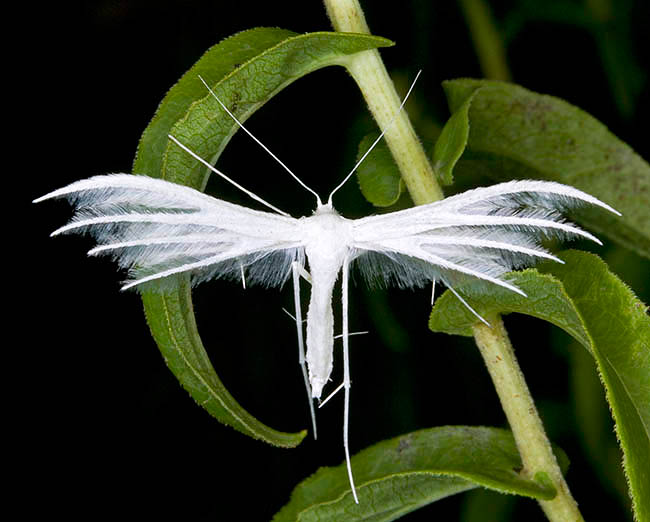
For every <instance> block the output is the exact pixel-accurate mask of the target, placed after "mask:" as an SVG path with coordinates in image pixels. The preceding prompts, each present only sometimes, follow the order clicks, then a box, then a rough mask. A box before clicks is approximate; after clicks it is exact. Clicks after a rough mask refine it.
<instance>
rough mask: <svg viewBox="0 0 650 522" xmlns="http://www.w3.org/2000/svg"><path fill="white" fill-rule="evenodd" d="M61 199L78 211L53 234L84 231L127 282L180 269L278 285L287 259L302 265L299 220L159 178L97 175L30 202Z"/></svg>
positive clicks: (202, 276) (197, 277)
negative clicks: (239, 203)
mask: <svg viewBox="0 0 650 522" xmlns="http://www.w3.org/2000/svg"><path fill="white" fill-rule="evenodd" d="M50 198H66V199H68V200H69V201H70V202H71V203H72V204H73V206H74V207H75V209H76V213H75V215H74V216H73V218H72V220H71V221H70V223H68V224H67V225H65V226H63V227H61V228H59V229H58V230H55V231H54V232H53V233H52V235H58V234H64V233H72V232H77V233H89V234H91V235H92V236H94V237H95V238H96V239H97V242H98V245H97V246H96V247H95V248H93V249H91V250H90V251H89V252H88V253H89V255H101V254H105V255H110V256H112V257H113V258H114V259H115V260H116V261H117V262H118V264H119V265H120V266H121V267H122V268H126V269H127V270H128V274H129V279H128V280H127V281H126V282H125V285H124V286H123V288H124V289H126V288H129V287H132V286H140V285H143V284H147V283H151V282H156V283H157V284H160V283H164V282H165V281H167V280H168V279H167V278H169V276H173V275H175V274H181V273H189V274H191V275H192V281H193V283H199V282H201V281H205V280H207V279H212V278H218V277H230V278H245V281H246V283H248V282H251V283H260V284H263V285H266V286H276V285H281V284H282V283H284V281H285V280H286V279H287V278H288V277H289V275H290V274H291V263H292V262H293V261H294V260H298V261H300V262H301V263H303V260H304V249H303V247H302V246H301V244H300V239H299V236H298V233H297V224H298V220H297V219H294V218H292V217H287V216H281V215H276V214H272V213H269V212H261V211H257V210H251V209H248V208H245V207H242V206H239V205H235V204H232V203H227V202H225V201H221V200H219V199H215V198H213V197H211V196H208V195H206V194H203V193H202V192H199V191H197V190H194V189H192V188H189V187H185V186H182V185H177V184H175V183H170V182H167V181H164V180H160V179H155V178H150V177H147V176H135V175H131V174H111V175H107V176H95V177H92V178H89V179H85V180H81V181H78V182H76V183H72V184H71V185H68V186H67V187H64V188H62V189H59V190H56V191H54V192H51V193H50V194H47V195H45V196H43V197H41V198H38V199H37V200H35V201H36V202H38V201H42V200H45V199H50Z"/></svg>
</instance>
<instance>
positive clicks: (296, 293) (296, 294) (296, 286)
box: [291, 261, 318, 440]
mask: <svg viewBox="0 0 650 522" xmlns="http://www.w3.org/2000/svg"><path fill="white" fill-rule="evenodd" d="M301 268H302V267H301V266H300V265H299V264H298V263H297V262H296V261H294V262H293V263H292V265H291V270H292V272H293V300H294V301H295V306H296V317H295V319H296V333H297V334H298V363H299V364H300V368H301V370H302V376H303V378H304V380H305V389H306V390H307V400H308V401H309V413H310V414H311V425H312V428H313V430H314V440H315V439H317V438H318V432H317V431H316V412H315V411H314V400H313V399H312V397H311V386H310V385H309V377H308V376H307V365H306V363H305V341H304V338H303V332H302V308H301V306H300V275H301V274H300V269H301ZM302 269H303V271H304V268H302Z"/></svg>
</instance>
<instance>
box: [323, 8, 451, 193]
mask: <svg viewBox="0 0 650 522" xmlns="http://www.w3.org/2000/svg"><path fill="white" fill-rule="evenodd" d="M324 3H325V8H326V9H327V14H328V16H329V18H330V20H331V22H332V25H333V26H334V29H336V30H337V31H339V32H349V33H364V34H370V31H369V29H368V25H367V24H366V20H365V17H364V15H363V11H362V9H361V6H360V5H359V2H358V0H324ZM343 65H344V66H345V67H346V68H347V70H348V72H349V73H350V74H351V75H352V78H354V81H355V82H356V83H357V85H358V86H359V89H360V90H361V93H362V94H363V96H364V98H365V100H366V102H367V103H368V107H369V109H370V112H371V113H372V115H373V116H374V118H375V120H376V121H377V124H378V125H379V127H380V128H381V129H383V130H386V134H385V139H386V143H387V144H388V148H389V149H390V151H391V153H392V155H393V157H394V158H395V162H396V163H397V166H398V167H399V170H400V173H401V175H402V179H403V180H404V184H405V185H406V188H407V189H408V191H409V194H410V195H411V198H412V199H413V202H414V203H415V204H416V205H423V204H426V203H431V202H432V201H437V200H439V199H442V198H443V197H444V196H443V193H442V189H441V188H440V186H439V185H438V182H437V180H436V177H435V174H434V172H433V169H432V167H431V163H430V162H429V160H428V158H427V156H426V154H425V152H424V149H423V148H422V145H421V144H420V141H419V140H418V138H417V136H416V134H415V131H414V130H413V127H412V125H411V122H410V121H409V118H408V115H407V114H406V111H402V112H401V113H400V114H399V115H398V116H397V117H396V118H395V114H396V113H397V111H398V109H399V106H400V98H399V96H398V95H397V92H396V91H395V86H394V85H393V82H392V80H391V79H390V76H388V71H386V67H385V66H384V63H383V62H382V60H381V57H380V56H379V52H378V51H377V50H372V51H364V52H361V53H357V54H355V55H353V56H351V57H350V58H349V59H348V60H346V61H345V62H344V63H343ZM393 118H395V121H393Z"/></svg>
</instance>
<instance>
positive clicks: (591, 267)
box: [429, 250, 650, 522]
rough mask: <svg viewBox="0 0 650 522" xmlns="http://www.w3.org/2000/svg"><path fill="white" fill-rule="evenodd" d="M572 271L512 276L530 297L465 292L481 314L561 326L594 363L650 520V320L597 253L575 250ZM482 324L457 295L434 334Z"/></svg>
mask: <svg viewBox="0 0 650 522" xmlns="http://www.w3.org/2000/svg"><path fill="white" fill-rule="evenodd" d="M559 257H560V258H561V259H562V260H564V261H565V264H564V265H559V264H556V263H554V264H546V265H542V266H540V268H539V270H540V272H542V273H540V272H538V271H537V270H533V269H530V270H524V271H522V272H514V273H512V274H510V276H509V278H508V280H509V281H510V282H512V283H514V284H515V285H516V286H518V287H519V288H521V289H522V290H523V291H524V292H525V293H526V294H527V295H528V297H527V298H525V297H523V296H520V295H517V294H515V293H513V292H509V291H507V290H506V289H503V288H501V287H499V288H494V290H493V291H492V292H491V293H489V294H487V293H481V294H479V293H477V292H475V293H473V292H472V291H471V289H470V288H468V289H466V290H465V292H464V293H465V297H466V298H467V300H468V301H469V303H470V304H471V306H472V307H473V308H474V309H475V310H476V311H477V312H478V313H479V314H481V315H483V316H485V315H489V314H495V313H510V312H519V313H524V314H527V315H532V316H535V317H539V318H540V319H544V320H546V321H549V322H551V323H553V324H555V325H556V326H559V327H560V328H562V329H563V330H565V331H566V332H567V333H569V334H570V335H571V336H572V337H574V338H575V339H576V340H577V341H579V342H580V343H581V344H582V345H583V346H584V347H585V348H586V349H587V350H588V351H589V352H590V353H591V354H592V355H593V357H594V359H595V361H596V366H597V369H598V372H599V374H600V378H601V381H602V383H603V385H604V386H605V392H606V396H607V401H608V402H609V405H610V407H611V410H612V415H613V417H614V421H615V424H616V432H617V435H618V438H619V442H620V445H621V447H622V449H623V466H624V471H625V473H626V476H627V479H628V485H629V489H630V494H631V497H632V502H633V506H634V510H635V513H636V516H637V520H639V521H644V522H648V521H650V467H649V466H648V462H650V317H648V315H647V309H646V306H645V305H644V304H643V303H641V302H640V301H639V300H638V299H637V298H636V296H635V295H634V294H633V293H632V291H631V290H630V289H629V288H628V287H627V286H625V284H624V283H623V282H622V281H621V280H620V279H618V277H616V275H614V274H612V273H611V272H610V271H609V270H608V268H607V265H606V264H605V263H604V262H603V261H601V260H600V259H599V258H598V257H597V256H595V255H593V254H587V253H585V252H578V251H573V250H569V251H566V252H564V253H562V254H560V256H559ZM475 322H476V317H475V316H474V315H473V314H472V313H471V312H469V311H468V310H467V309H466V308H465V307H464V306H463V305H462V304H461V303H460V302H459V301H458V300H457V299H456V298H455V297H454V296H453V294H451V293H450V292H445V293H444V294H443V295H442V296H441V297H440V298H439V299H438V301H437V302H436V304H435V306H434V308H433V311H432V313H431V318H430V322H429V327H430V328H431V329H432V330H433V331H438V332H445V333H449V334H457V335H467V336H469V335H471V326H472V324H474V323H475Z"/></svg>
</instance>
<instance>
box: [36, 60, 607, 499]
mask: <svg viewBox="0 0 650 522" xmlns="http://www.w3.org/2000/svg"><path fill="white" fill-rule="evenodd" d="M418 74H419V73H418ZM416 79H417V77H416ZM414 83H415V82H413V84H414ZM206 87H207V85H206ZM412 88H413V85H411V89H412ZM208 89H209V87H208ZM210 92H211V91H210ZM410 92H411V90H409V93H410ZM213 94H214V93H213ZM406 97H408V93H407V95H406ZM406 97H405V98H404V100H403V102H402V105H401V106H400V110H401V108H402V107H403V105H404V102H405V101H406ZM215 98H216V96H215ZM217 101H218V102H219V103H220V104H221V101H220V100H218V98H217ZM221 106H222V107H223V108H224V109H225V111H226V112H227V113H228V114H229V115H230V116H231V117H232V118H233V119H234V120H235V121H236V122H237V123H238V124H239V125H240V127H241V128H242V129H243V130H244V131H246V132H247V133H248V134H249V135H250V136H252V137H253V139H255V141H256V142H257V143H258V144H260V145H261V146H262V147H263V148H264V149H265V150H266V151H267V152H269V154H271V155H272V156H273V157H274V158H275V159H276V160H277V161H278V162H279V163H280V164H281V165H282V167H284V168H285V170H287V171H288V172H289V174H290V175H291V176H292V177H294V178H295V179H296V180H297V181H298V182H299V183H300V184H301V185H302V186H303V187H305V188H306V189H307V190H309V191H310V192H311V193H312V194H314V195H315V196H316V200H317V208H316V210H315V212H314V214H313V215H312V216H309V217H303V218H300V219H296V218H293V217H291V216H289V215H287V214H286V213H284V212H282V211H281V210H279V209H277V208H275V207H274V206H272V205H271V204H269V203H267V202H265V201H264V200H262V199H261V198H259V197H258V196H256V195H255V194H253V193H251V192H249V191H247V190H246V189H244V188H243V187H241V186H239V185H237V183H235V182H234V181H232V180H231V179H230V178H228V177H227V176H226V175H225V174H223V173H221V172H220V171H218V170H217V169H215V168H214V167H213V166H211V165H209V164H208V163H207V162H205V161H204V160H203V159H201V158H200V157H198V156H197V155H196V154H195V153H194V152H192V151H191V150H190V149H188V148H187V147H185V146H184V145H183V144H181V143H180V142H178V141H177V140H176V139H175V138H173V137H171V136H170V138H171V139H172V140H173V141H174V142H175V143H176V144H177V145H179V146H180V147H181V148H183V149H184V150H185V151H186V152H187V153H188V154H190V155H192V156H193V157H194V158H195V159H196V160H197V161H200V162H202V163H203V164H205V165H206V166H207V167H208V168H210V169H211V170H212V171H213V172H215V173H217V174H218V175H219V176H221V177H223V178H225V179H226V180H227V181H229V182H230V183H232V184H234V185H236V186H237V187H238V188H240V189H241V190H242V191H244V192H246V193H247V194H249V195H250V196H251V197H252V198H253V199H256V200H257V201H259V202H261V203H263V204H264V205H266V206H267V207H269V208H270V209H272V210H273V211H274V212H275V213H270V212H262V211H257V210H252V209H248V208H246V207H242V206H239V205H234V204H232V203H227V202H225V201H221V200H219V199H215V198H213V197H210V196H208V195H206V194H203V193H201V192H199V191H197V190H194V189H192V188H189V187H185V186H181V185H176V184H173V183H169V182H167V181H163V180H160V179H154V178H150V177H146V176H134V175H131V174H113V175H108V176H96V177H93V178H89V179H86V180H82V181H78V182H76V183H72V184H71V185H69V186H67V187H64V188H62V189H59V190H56V191H54V192H51V193H50V194H47V195H45V196H43V197H41V198H38V199H37V200H35V202H38V201H43V200H45V199H50V198H58V197H63V198H67V199H68V200H70V201H71V203H72V204H73V205H74V206H75V207H76V214H75V216H74V217H73V219H72V221H71V222H70V223H69V224H68V225H65V226H63V227H61V228H59V229H58V230H56V231H54V232H53V234H52V235H57V234H63V233H70V232H81V233H83V232H88V233H90V234H92V235H93V236H94V237H95V238H96V239H97V241H98V246H96V247H95V248H93V249H91V250H90V252H89V254H90V255H100V254H105V255H111V256H113V258H114V259H115V260H116V261H117V262H118V264H119V265H120V266H121V267H122V268H125V269H127V270H128V274H129V279H128V280H127V281H126V283H125V285H124V286H123V288H124V289H126V288H130V287H139V288H142V287H143V286H145V285H147V286H151V287H153V288H160V285H165V284H167V283H169V282H170V281H173V280H174V277H173V276H175V275H178V274H190V275H191V276H192V282H193V283H194V284H196V283H200V282H202V281H205V280H208V279H213V278H218V277H227V278H235V279H239V278H241V280H242V282H249V283H258V284H262V285H266V286H281V285H282V284H283V283H284V282H285V281H286V280H287V279H288V278H289V276H292V279H293V284H294V297H295V307H296V309H295V310H296V315H295V320H296V329H297V335H298V348H299V357H300V364H301V367H302V371H303V375H304V379H305V386H306V389H307V393H308V395H309V397H310V409H311V415H312V423H313V427H314V436H316V422H315V416H314V410H313V402H312V401H311V398H312V397H313V398H317V399H320V397H321V394H322V390H323V387H324V386H325V385H326V384H327V382H328V381H329V377H330V374H331V372H332V358H333V343H334V318H333V313H332V292H333V289H334V285H335V283H336V280H337V279H338V276H339V273H341V275H342V330H343V333H342V339H343V375H344V381H343V387H344V389H345V402H344V414H343V445H344V450H345V458H346V463H347V469H348V477H349V480H350V486H351V491H352V494H353V496H354V500H355V501H356V502H357V503H358V498H357V493H356V489H355V486H354V480H353V476H352V469H351V466H350V454H349V446H348V419H349V396H350V395H349V394H350V369H349V357H348V354H349V335H350V333H349V329H348V317H347V315H348V314H347V308H348V283H349V268H350V266H351V264H352V263H354V264H355V265H357V267H358V268H359V270H360V272H361V273H362V274H363V276H364V278H365V279H366V280H367V281H368V282H369V283H371V284H383V285H398V286H400V287H414V286H422V285H424V284H428V283H430V282H433V283H434V284H435V282H436V281H437V280H439V281H442V282H443V283H445V284H446V285H447V286H448V287H449V289H450V290H451V291H452V292H454V293H455V294H456V295H457V296H458V298H459V299H460V300H461V301H462V302H463V303H464V304H465V305H466V306H467V307H468V308H469V310H471V311H472V312H473V313H474V314H476V316H477V318H478V319H479V320H481V321H483V322H485V320H484V319H483V318H482V317H480V316H479V315H478V314H477V313H476V312H474V310H473V309H472V308H471V307H470V306H469V304H468V303H466V302H465V301H464V300H463V298H462V297H461V295H460V294H459V293H458V292H457V291H456V290H455V289H454V287H456V288H458V287H459V286H458V285H462V284H466V283H468V282H471V283H472V284H477V283H481V284H486V285H499V286H502V287H505V288H508V289H509V290H511V291H513V292H518V293H520V294H523V292H522V291H521V290H519V289H518V288H516V287H515V286H514V285H512V284H511V283H509V282H508V281H506V280H505V279H504V278H503V277H502V276H503V274H504V273H506V272H508V271H510V270H512V269H516V268H520V267H524V266H529V265H531V264H533V263H534V262H535V261H536V260H538V259H552V260H555V261H560V260H559V259H557V258H556V257H555V256H553V255H552V254H550V253H549V252H547V251H546V250H544V249H543V248H542V247H541V246H540V240H541V239H542V238H544V237H549V236H558V237H562V238H564V237H567V238H569V237H579V236H581V237H585V238H588V239H591V240H593V241H596V242H599V241H598V240H597V239H596V238H595V237H594V236H592V235H591V234H589V233H588V232H585V231H583V230H581V229H579V228H578V227H576V226H575V225H572V224H570V223H566V222H564V221H563V219H562V211H563V210H567V209H570V208H574V207H576V206H578V205H581V204H592V205H598V206H600V207H602V208H604V209H606V210H608V211H610V212H614V213H616V214H618V212H616V211H615V210H614V209H613V208H611V207H610V206H608V205H606V204H605V203H602V202H601V201H599V200H597V199H596V198H594V197H592V196H589V195H588V194H585V193H584V192H581V191H579V190H576V189H574V188H571V187H568V186H565V185H561V184H559V183H553V182H544V181H511V182H508V183H502V184H499V185H495V186H492V187H487V188H478V189H474V190H470V191H467V192H464V193H462V194H458V195H456V196H453V197H450V198H447V199H445V200H442V201H438V202H435V203H430V204H428V205H422V206H419V207H415V208H411V209H408V210H402V211H399V212H392V213H387V214H382V215H377V216H369V217H366V218H362V219H357V220H349V219H346V218H344V217H342V216H340V215H339V214H338V213H337V212H336V210H335V209H334V208H333V205H332V196H333V194H334V192H336V191H337V190H338V189H339V188H340V187H341V186H342V185H343V183H345V181H346V180H347V179H349V177H350V176H351V175H352V173H353V172H354V171H355V170H356V168H357V167H358V165H359V163H360V162H361V161H362V160H363V158H365V156H366V155H367V154H368V152H370V150H372V148H373V147H374V146H375V145H376V144H377V142H378V141H379V139H381V137H382V136H383V134H384V132H385V130H384V132H382V133H381V134H380V136H379V138H377V140H376V141H375V142H374V143H373V145H372V146H371V147H370V148H369V150H368V152H366V154H365V155H364V156H363V157H362V158H361V160H359V162H358V163H357V164H356V165H355V167H354V168H353V169H352V171H350V173H349V174H348V175H347V176H346V178H345V179H344V180H343V182H342V183H341V184H339V185H338V186H337V187H336V188H335V189H334V191H333V192H332V193H331V194H330V197H329V199H328V203H327V204H323V203H322V202H321V200H320V198H319V197H318V195H317V194H316V193H315V192H314V191H313V190H311V189H310V188H309V187H307V186H306V185H305V184H304V183H302V181H300V179H299V178H298V177H297V176H296V175H295V174H293V172H291V171H290V170H289V169H288V167H286V165H284V163H282V162H281V161H280V160H278V159H277V158H276V156H275V155H273V154H272V153H271V152H270V151H269V150H268V149H267V148H266V147H265V146H264V145H263V144H262V143H261V142H260V141H259V140H257V138H255V137H254V136H253V135H252V134H251V133H250V132H249V131H248V130H247V129H246V128H245V127H244V126H243V125H242V124H241V123H240V122H239V121H238V120H237V118H236V117H235V116H234V115H232V113H230V111H228V109H227V108H226V107H225V106H224V105H223V104H221ZM389 127H390V125H389ZM305 258H306V260H307V262H308V265H309V272H310V273H309V274H308V273H307V272H306V271H305V268H304V265H305ZM301 275H302V276H303V277H305V278H306V279H308V280H309V281H310V282H311V285H312V291H311V297H310V302H309V309H308V312H307V340H306V344H307V353H306V354H305V350H304V341H303V323H302V313H301V307H300V292H299V279H300V276H301ZM340 388H341V387H340V386H339V387H338V388H336V390H335V391H334V392H333V393H336V391H338V390H339V389H340ZM330 397H331V395H330ZM328 399H329V397H328V398H327V399H326V400H328Z"/></svg>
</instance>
